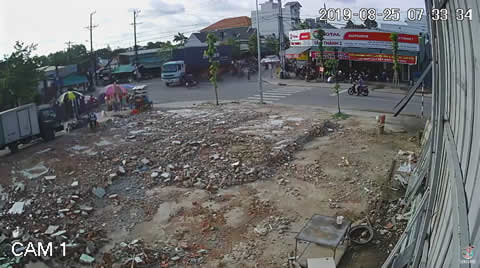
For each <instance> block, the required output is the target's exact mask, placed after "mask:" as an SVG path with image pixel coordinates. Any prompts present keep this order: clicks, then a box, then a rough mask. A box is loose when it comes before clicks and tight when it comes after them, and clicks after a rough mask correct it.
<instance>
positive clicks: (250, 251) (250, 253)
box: [224, 240, 260, 263]
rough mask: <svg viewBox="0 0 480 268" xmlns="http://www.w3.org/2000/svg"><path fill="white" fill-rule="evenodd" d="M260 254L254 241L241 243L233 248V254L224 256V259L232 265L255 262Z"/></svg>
mask: <svg viewBox="0 0 480 268" xmlns="http://www.w3.org/2000/svg"><path fill="white" fill-rule="evenodd" d="M258 254H260V252H259V250H258V248H257V244H256V242H255V241H254V240H251V241H248V242H240V243H238V244H237V245H235V246H234V247H233V248H232V252H230V253H229V254H227V255H225V256H224V259H225V260H226V261H228V262H230V263H236V262H241V261H254V260H256V259H257V255H258Z"/></svg>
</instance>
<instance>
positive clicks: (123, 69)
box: [112, 64, 135, 74]
mask: <svg viewBox="0 0 480 268" xmlns="http://www.w3.org/2000/svg"><path fill="white" fill-rule="evenodd" d="M133 71H135V67H133V66H132V65H130V64H127V65H119V66H118V67H117V68H115V69H114V70H113V71H112V74H121V73H133Z"/></svg>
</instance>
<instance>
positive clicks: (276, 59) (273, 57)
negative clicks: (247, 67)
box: [260, 55, 280, 64]
mask: <svg viewBox="0 0 480 268" xmlns="http://www.w3.org/2000/svg"><path fill="white" fill-rule="evenodd" d="M279 62H280V58H279V57H278V56H277V55H270V56H266V57H265V58H263V59H261V60H260V63H261V64H269V63H279Z"/></svg>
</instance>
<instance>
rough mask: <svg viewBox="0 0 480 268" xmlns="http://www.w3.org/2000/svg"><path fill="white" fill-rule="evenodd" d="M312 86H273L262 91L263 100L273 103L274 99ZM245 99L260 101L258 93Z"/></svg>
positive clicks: (277, 99) (288, 95) (303, 90)
mask: <svg viewBox="0 0 480 268" xmlns="http://www.w3.org/2000/svg"><path fill="white" fill-rule="evenodd" d="M311 89H312V88H296V87H291V88H283V87H282V88H274V89H270V90H267V91H265V92H264V93H263V99H264V102H267V103H273V102H274V101H279V100H280V99H283V98H286V97H290V96H292V95H294V94H296V93H301V92H305V91H308V90H311ZM247 101H260V94H256V95H253V97H248V98H247Z"/></svg>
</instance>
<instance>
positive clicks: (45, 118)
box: [0, 103, 63, 153]
mask: <svg viewBox="0 0 480 268" xmlns="http://www.w3.org/2000/svg"><path fill="white" fill-rule="evenodd" d="M62 128H63V127H62V125H61V123H60V121H59V120H57V116H56V113H55V111H54V110H53V108H52V107H51V106H49V105H41V106H37V105H35V104H34V103H31V104H27V105H23V106H19V107H16V108H13V109H10V110H6V111H3V112H0V150H3V149H4V148H5V147H8V148H9V149H10V151H11V152H12V153H15V152H17V151H18V145H19V144H26V143H29V142H30V141H32V140H33V139H35V138H37V137H41V138H43V139H44V140H46V141H50V140H53V139H54V138H55V132H56V131H59V130H61V129H62Z"/></svg>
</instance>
